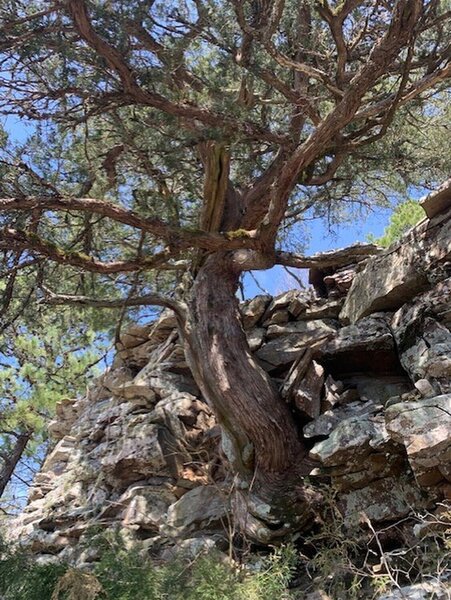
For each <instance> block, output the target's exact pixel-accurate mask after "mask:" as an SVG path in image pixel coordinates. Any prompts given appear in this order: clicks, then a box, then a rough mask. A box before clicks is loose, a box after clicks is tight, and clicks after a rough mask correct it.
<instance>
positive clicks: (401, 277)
mask: <svg viewBox="0 0 451 600" xmlns="http://www.w3.org/2000/svg"><path fill="white" fill-rule="evenodd" d="M450 213H451V210H449V209H448V211H447V212H446V213H441V214H438V215H437V216H435V217H434V218H433V219H431V220H426V221H424V222H422V223H421V224H420V225H418V226H417V227H415V228H413V229H411V230H410V231H409V232H407V233H406V234H405V235H404V236H403V237H402V238H401V240H400V241H399V242H397V243H395V244H392V245H391V246H390V248H388V249H387V250H386V251H385V252H384V253H383V254H380V255H379V256H376V257H373V258H371V259H369V260H368V262H367V264H366V266H365V268H364V269H363V270H362V271H360V272H359V273H357V275H356V276H355V277H354V281H353V283H352V286H351V289H350V291H349V293H348V296H347V298H346V301H345V304H344V306H343V309H342V311H341V313H340V318H341V319H342V320H343V321H344V322H348V323H349V322H351V323H355V322H356V321H358V320H359V319H361V318H362V317H365V316H366V315H369V314H371V313H374V312H376V311H381V310H384V311H385V310H395V309H397V308H399V307H400V306H402V305H403V304H404V303H405V302H408V301H409V300H411V299H412V298H413V297H414V296H416V295H417V294H419V293H420V292H423V291H425V290H427V289H428V288H429V287H430V281H431V278H434V271H436V270H437V269H438V268H440V265H442V264H444V263H446V261H449V260H450V258H451V244H450V243H449V240H450V239H451V219H450ZM445 276H446V275H443V278H444V277H445Z"/></svg>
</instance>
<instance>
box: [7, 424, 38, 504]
mask: <svg viewBox="0 0 451 600" xmlns="http://www.w3.org/2000/svg"><path fill="white" fill-rule="evenodd" d="M31 435H32V433H31V432H30V431H25V432H23V433H19V434H18V435H17V436H16V441H15V443H14V446H13V448H12V450H11V452H10V453H9V454H8V455H7V456H4V457H3V466H2V468H1V470H0V498H1V497H2V496H3V494H4V492H5V489H6V487H7V485H8V483H9V482H10V480H11V477H12V475H13V473H14V470H15V468H16V467H17V464H18V462H19V460H20V459H21V458H22V455H23V453H24V451H25V448H26V447H27V444H28V442H29V441H30V438H31Z"/></svg>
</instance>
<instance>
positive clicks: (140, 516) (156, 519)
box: [118, 484, 176, 531]
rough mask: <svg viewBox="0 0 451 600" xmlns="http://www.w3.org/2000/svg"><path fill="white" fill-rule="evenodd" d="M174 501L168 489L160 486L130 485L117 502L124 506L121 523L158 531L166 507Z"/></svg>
mask: <svg viewBox="0 0 451 600" xmlns="http://www.w3.org/2000/svg"><path fill="white" fill-rule="evenodd" d="M175 501H176V498H175V497H174V495H173V494H171V493H170V491H169V490H168V489H166V488H164V487H161V486H143V485H139V484H138V485H133V486H131V487H130V488H129V489H128V490H127V491H126V492H125V493H124V494H123V495H122V496H121V498H120V499H119V501H118V503H119V504H123V505H124V506H126V508H125V510H124V513H123V518H122V523H123V524H124V525H125V526H128V527H130V526H131V527H140V528H141V529H151V530H154V531H158V528H159V526H160V525H161V524H162V523H163V521H164V518H165V517H166V514H167V511H168V507H169V506H170V505H171V504H172V503H174V502H175Z"/></svg>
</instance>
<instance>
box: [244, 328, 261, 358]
mask: <svg viewBox="0 0 451 600" xmlns="http://www.w3.org/2000/svg"><path fill="white" fill-rule="evenodd" d="M265 335H266V329H264V328H263V327H255V328H254V329H251V330H248V331H247V332H246V338H247V343H248V344H249V348H250V350H251V352H255V351H256V350H258V349H259V348H260V346H261V345H262V344H263V340H264V339H265Z"/></svg>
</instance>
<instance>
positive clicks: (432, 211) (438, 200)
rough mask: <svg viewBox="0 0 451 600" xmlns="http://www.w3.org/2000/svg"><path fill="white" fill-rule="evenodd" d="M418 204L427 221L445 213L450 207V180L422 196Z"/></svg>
mask: <svg viewBox="0 0 451 600" xmlns="http://www.w3.org/2000/svg"><path fill="white" fill-rule="evenodd" d="M420 204H421V206H422V208H423V209H424V211H425V213H426V215H427V216H428V218H429V219H432V218H433V217H435V216H436V215H438V214H440V213H443V212H446V210H447V209H448V208H450V207H451V179H448V180H447V181H445V182H444V183H442V185H441V186H440V187H439V188H438V189H437V190H434V191H433V192H431V193H430V194H427V196H423V198H421V200H420Z"/></svg>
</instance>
